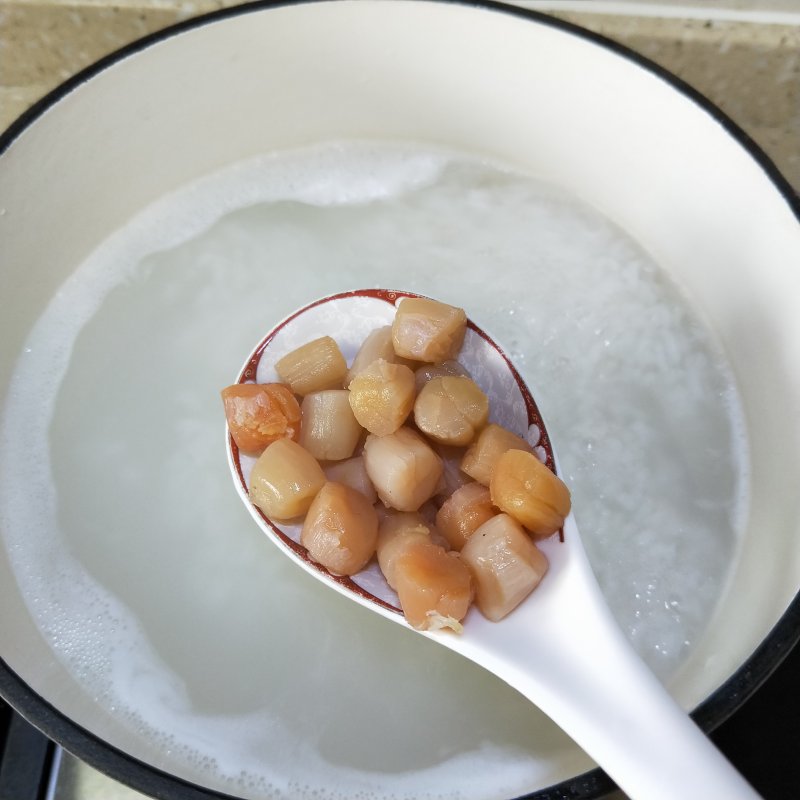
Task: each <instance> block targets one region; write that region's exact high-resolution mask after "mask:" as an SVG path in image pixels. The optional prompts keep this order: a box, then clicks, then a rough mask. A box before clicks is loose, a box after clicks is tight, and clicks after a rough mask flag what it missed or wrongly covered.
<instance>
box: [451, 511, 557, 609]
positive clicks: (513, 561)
mask: <svg viewBox="0 0 800 800" xmlns="http://www.w3.org/2000/svg"><path fill="white" fill-rule="evenodd" d="M461 559H462V560H463V562H464V563H465V564H466V565H467V567H468V568H469V570H470V572H471V573H472V577H473V578H474V580H475V603H476V605H477V606H478V608H479V609H480V610H481V613H482V614H483V615H484V616H485V617H486V618H487V619H490V620H491V621H492V622H498V621H499V620H501V619H503V617H505V616H506V615H507V614H509V613H510V612H511V611H513V610H514V609H515V608H516V607H517V606H518V605H519V604H520V603H521V602H522V601H523V600H524V599H525V598H526V597H527V596H528V595H529V594H530V593H531V592H532V591H533V590H534V589H535V588H536V587H537V586H538V585H539V582H540V581H541V580H542V578H543V577H544V574H545V572H547V568H548V562H547V556H545V554H544V553H543V552H542V551H541V550H539V548H538V547H537V546H536V545H535V544H534V543H533V542H532V541H531V539H530V537H529V536H528V534H527V533H525V531H524V530H523V529H522V526H521V525H520V524H519V523H518V522H516V521H515V520H514V519H512V518H511V517H509V516H508V514H498V515H497V516H494V517H492V518H491V519H490V520H488V521H487V522H485V523H484V524H483V525H481V526H480V527H479V528H478V529H477V530H476V531H475V533H474V534H473V535H472V536H471V537H470V539H469V541H468V542H467V543H466V544H465V545H464V547H463V549H462V550H461Z"/></svg>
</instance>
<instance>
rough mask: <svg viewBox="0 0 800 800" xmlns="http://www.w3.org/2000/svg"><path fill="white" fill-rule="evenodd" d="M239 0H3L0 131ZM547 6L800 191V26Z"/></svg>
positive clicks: (568, 5)
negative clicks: (625, 50)
mask: <svg viewBox="0 0 800 800" xmlns="http://www.w3.org/2000/svg"><path fill="white" fill-rule="evenodd" d="M235 4H236V2H233V1H232V0H194V2H191V3H187V2H181V0H117V2H110V1H109V0H83V1H82V2H80V1H74V0H0V129H4V128H5V127H6V126H8V125H9V124H10V123H11V122H12V121H13V120H14V119H15V118H16V117H17V116H19V114H21V113H22V112H23V111H24V110H25V109H26V108H27V107H28V106H30V105H31V104H32V103H34V102H35V101H36V100H38V99H39V98H40V97H42V96H43V95H44V94H46V93H47V92H48V91H49V90H50V89H52V88H53V87H54V86H56V85H57V84H58V83H60V82H61V81H62V80H64V79H65V78H67V77H69V76H70V75H72V74H74V73H75V72H77V71H78V70H80V69H81V68H82V67H84V66H86V65H87V64H90V63H92V62H93V61H95V60H97V59H98V58H100V57H101V56H103V55H105V54H107V53H109V52H111V51H113V50H115V49H117V48H118V47H121V46H122V45H124V44H127V43H128V42H130V41H132V40H134V39H136V38H139V37H141V36H143V35H144V34H147V33H150V32H152V31H156V30H158V29H160V28H163V27H165V26H167V25H170V24H172V23H174V22H177V21H179V20H181V19H185V18H187V17H189V16H193V15H196V14H202V13H205V12H208V11H212V10H214V9H217V8H220V7H222V6H229V5H235ZM520 4H521V5H525V3H524V2H522V3H520ZM530 5H536V3H533V2H532V3H530ZM549 5H550V6H551V8H552V7H553V6H555V7H556V10H555V12H553V11H552V10H550V11H549V13H557V14H558V16H560V17H562V18H564V19H567V20H569V21H571V22H575V23H577V24H579V25H582V26H584V27H586V28H589V29H591V30H594V31H597V32H598V33H602V34H604V35H605V36H608V37H610V38H612V39H615V40H616V41H618V42H620V43H622V44H624V45H627V46H628V47H630V48H632V49H633V50H636V51H638V52H640V53H642V54H643V55H645V56H647V57H648V58H650V59H652V60H653V61H655V62H657V63H658V64H660V65H662V66H664V67H666V68H667V69H669V70H670V71H672V72H674V73H675V74H676V75H678V76H679V77H680V78H683V79H684V80H685V81H687V82H688V83H690V84H691V85H693V86H694V87H695V88H697V89H698V90H700V91H701V92H702V93H703V94H705V95H706V96H707V97H708V98H709V99H711V100H712V101H713V102H714V103H716V104H717V105H718V106H719V107H720V108H721V109H722V110H723V111H725V112H726V113H727V114H728V115H729V116H730V117H731V118H732V119H733V120H734V121H735V122H736V123H737V124H738V125H739V126H740V127H742V128H743V129H744V130H745V131H746V132H747V133H748V134H749V135H750V136H751V137H752V138H753V139H754V140H755V141H756V142H757V143H758V144H759V145H760V146H761V147H762V148H763V149H764V150H765V151H766V152H767V154H768V155H769V156H770V157H771V158H772V160H773V161H774V162H775V163H776V164H777V166H778V168H779V169H780V170H781V171H782V172H783V174H784V175H785V176H786V178H787V179H788V180H789V182H790V183H791V184H792V185H793V186H794V187H795V189H796V190H798V191H800V24H776V23H774V22H769V21H768V22H767V23H763V22H756V21H752V20H748V19H744V20H743V19H735V18H734V19H725V18H724V15H722V16H723V18H720V15H719V14H718V13H717V12H716V11H714V12H713V13H712V12H709V15H707V16H706V17H705V18H704V16H703V14H702V10H701V12H700V13H699V14H698V13H697V9H696V8H695V9H693V12H694V13H692V14H686V15H685V16H681V14H680V10H679V11H678V13H677V14H676V13H675V8H674V7H672V9H671V12H672V13H671V15H670V16H658V12H657V9H656V13H655V14H654V13H653V12H652V9H650V13H649V14H648V15H642V14H637V13H635V12H636V10H637V5H636V4H633V5H632V6H630V7H629V8H630V9H631V13H625V14H622V13H614V14H609V13H597V12H596V11H595V10H583V9H582V8H580V4H576V3H574V2H573V3H564V4H563V5H562V6H561V8H558V5H559V4H557V3H550V4H549ZM576 5H577V6H578V7H579V8H578V10H575V7H576ZM589 5H592V4H589ZM606 5H608V4H606ZM621 5H622V4H620V3H617V4H616V6H617V10H618V9H619V7H620V6H621ZM597 7H598V6H597V5H594V8H595V9H596V8H597ZM638 7H641V4H640V6H638ZM622 8H623V9H626V7H625V6H624V5H622ZM797 17H798V19H800V14H798V15H797ZM766 19H767V20H769V16H767V17H766ZM783 21H784V22H785V20H783Z"/></svg>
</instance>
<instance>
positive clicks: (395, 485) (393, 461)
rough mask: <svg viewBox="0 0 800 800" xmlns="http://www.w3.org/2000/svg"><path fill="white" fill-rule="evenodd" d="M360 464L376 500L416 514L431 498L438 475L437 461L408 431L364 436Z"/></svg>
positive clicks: (424, 443)
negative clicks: (375, 495)
mask: <svg viewBox="0 0 800 800" xmlns="http://www.w3.org/2000/svg"><path fill="white" fill-rule="evenodd" d="M364 464H365V465H366V468H367V475H369V478H370V480H371V481H372V484H373V486H374V487H375V490H376V491H377V492H378V497H380V499H381V500H382V501H383V503H384V505H386V506H389V507H391V508H395V509H397V510H398V511H417V510H418V509H419V507H420V506H421V505H422V504H423V503H424V502H425V501H426V500H428V499H430V498H431V497H433V495H434V493H435V492H436V489H437V487H438V485H439V479H440V478H441V476H442V462H441V459H440V458H439V456H437V455H436V453H434V452H433V449H432V448H431V446H430V445H429V444H428V443H427V442H426V441H425V440H424V439H423V438H422V436H420V435H419V434H418V433H416V432H415V431H412V430H411V429H410V428H400V430H398V431H395V433H392V434H389V435H388V436H373V435H370V436H367V441H366V442H365V444H364Z"/></svg>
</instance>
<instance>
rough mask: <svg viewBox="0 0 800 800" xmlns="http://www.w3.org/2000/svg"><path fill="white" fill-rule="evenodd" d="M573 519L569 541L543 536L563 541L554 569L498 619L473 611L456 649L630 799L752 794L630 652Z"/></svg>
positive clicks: (738, 798)
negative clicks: (523, 700) (469, 630)
mask: <svg viewBox="0 0 800 800" xmlns="http://www.w3.org/2000/svg"><path fill="white" fill-rule="evenodd" d="M573 525H574V522H573V521H572V520H570V521H569V522H568V525H567V526H566V528H565V536H566V542H568V544H561V543H559V542H552V543H547V545H548V547H552V548H555V547H561V548H564V549H563V550H562V551H561V552H560V553H559V555H558V557H556V558H553V559H551V564H552V565H553V566H552V571H553V572H555V573H557V574H551V575H549V576H548V579H547V580H545V581H544V582H543V583H542V585H541V586H540V587H539V589H537V591H536V592H535V593H534V594H533V595H532V596H531V597H530V598H528V600H527V601H526V602H525V603H523V604H522V605H521V606H520V607H519V608H518V609H516V611H514V612H513V614H512V615H510V616H509V617H508V618H507V619H506V620H504V621H503V622H501V623H490V622H486V621H485V620H483V619H481V620H480V621H478V620H477V619H475V620H474V621H473V620H472V619H471V620H470V626H471V627H473V629H474V628H475V627H480V630H479V631H478V630H475V633H476V634H477V635H476V636H474V637H472V636H470V635H468V634H465V636H464V637H462V638H463V643H462V645H461V646H458V647H456V648H455V649H458V650H459V651H461V652H463V653H464V655H467V656H469V657H470V658H472V659H473V660H475V661H477V662H479V663H481V664H483V665H484V666H485V667H487V668H488V669H490V670H491V671H492V672H494V673H495V674H496V675H498V676H499V677H501V678H503V679H504V680H505V681H506V682H507V683H509V684H510V685H511V686H513V687H514V688H515V689H517V690H518V691H520V692H521V693H522V694H523V695H525V696H526V697H527V698H528V699H529V700H531V701H532V702H533V703H534V704H535V705H537V706H538V707H539V708H540V709H541V710H542V711H544V712H545V713H546V714H547V715H548V716H550V717H551V718H552V719H553V720H554V721H555V722H556V723H557V724H558V725H559V726H560V727H561V728H562V729H563V730H564V731H565V732H566V733H567V734H569V735H570V736H571V737H572V738H573V739H574V740H575V742H577V744H579V745H580V746H581V747H582V748H583V749H584V750H585V751H586V752H587V753H588V754H589V755H590V756H591V757H592V758H593V759H595V760H596V761H597V763H598V764H600V766H601V767H602V768H603V769H604V770H605V771H606V772H607V773H608V774H609V775H610V776H611V778H612V779H613V780H614V781H615V782H616V783H617V784H618V785H619V787H620V788H621V789H622V790H623V791H625V792H626V793H627V794H628V795H629V796H630V797H632V798H634V799H635V800H676V798H681V800H694V799H695V798H697V800H701V799H702V800H708V798H725V799H726V800H745V799H746V798H757V797H758V795H757V794H756V793H755V792H754V790H753V789H752V788H751V787H750V785H749V784H748V783H747V782H746V781H745V780H744V779H743V778H742V777H741V776H740V775H739V774H738V772H736V770H735V769H734V768H733V767H732V766H731V764H730V763H729V762H728V761H727V760H726V759H725V757H724V756H723V755H722V754H721V753H720V752H719V751H718V750H717V749H716V748H715V747H714V745H713V744H712V743H711V741H710V740H709V739H708V738H707V737H706V736H705V735H704V734H703V732H702V731H701V730H700V729H699V728H698V727H697V726H696V725H695V724H694V722H692V720H691V719H690V717H689V716H688V715H687V714H686V713H685V712H684V711H683V710H682V709H681V707H680V706H679V705H678V704H677V703H676V702H675V701H674V700H673V699H672V697H671V696H670V695H669V693H668V692H667V691H666V690H665V689H664V688H663V686H662V685H661V683H660V682H659V681H658V679H657V678H656V677H655V676H654V675H653V674H652V672H651V671H650V670H649V669H648V668H647V666H646V665H645V664H644V662H642V661H641V659H640V658H639V656H638V655H637V654H636V653H635V652H634V650H633V649H632V647H631V646H630V644H629V643H628V641H627V639H626V638H625V636H624V634H623V633H622V631H621V629H620V628H619V626H618V625H617V623H616V621H615V620H614V619H613V617H612V616H611V614H610V612H609V611H608V608H607V606H606V604H605V600H604V599H603V597H602V595H601V593H600V589H599V587H598V586H597V582H596V580H595V578H594V575H593V573H592V571H591V568H590V566H589V563H588V560H587V558H586V555H585V553H584V551H583V547H582V546H581V544H580V539H579V537H578V535H577V530H575V535H574V536H572V537H571V536H570V527H571V526H573ZM537 595H538V596H537ZM451 638H452V639H455V638H456V637H451Z"/></svg>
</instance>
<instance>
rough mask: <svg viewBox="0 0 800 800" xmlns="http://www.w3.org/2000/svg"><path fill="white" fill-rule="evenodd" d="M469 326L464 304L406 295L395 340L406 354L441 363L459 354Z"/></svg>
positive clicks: (396, 320)
mask: <svg viewBox="0 0 800 800" xmlns="http://www.w3.org/2000/svg"><path fill="white" fill-rule="evenodd" d="M466 330H467V315H466V314H465V313H464V309H463V308H456V307H455V306H448V305H446V304H445V303H439V302H437V301H436V300H429V299H427V298H424V297H406V298H405V299H404V300H402V301H401V302H400V304H399V305H398V306H397V313H396V314H395V317H394V322H393V323H392V343H393V344H394V351H395V353H397V355H399V356H401V357H402V358H408V359H411V360H412V361H428V362H431V363H440V362H442V361H447V360H448V359H451V358H455V357H456V356H457V355H458V351H459V350H460V349H461V345H462V343H463V341H464V334H465V333H466Z"/></svg>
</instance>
